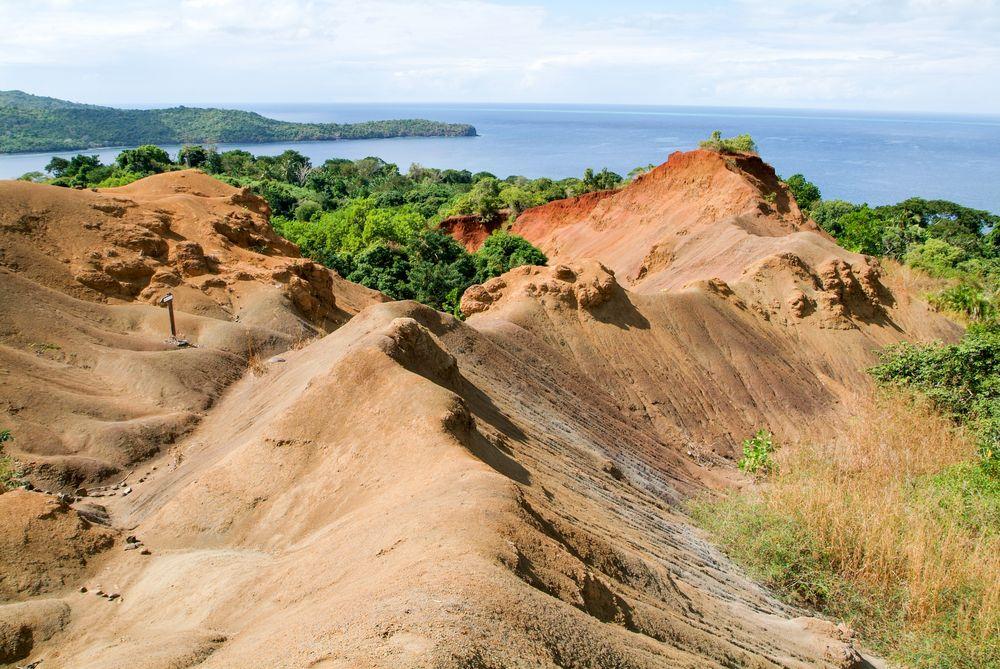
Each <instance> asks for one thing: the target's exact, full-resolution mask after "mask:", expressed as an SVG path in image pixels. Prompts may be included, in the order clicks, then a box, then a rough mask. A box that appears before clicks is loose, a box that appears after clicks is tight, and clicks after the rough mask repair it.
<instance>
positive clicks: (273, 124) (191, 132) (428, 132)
mask: <svg viewBox="0 0 1000 669" xmlns="http://www.w3.org/2000/svg"><path fill="white" fill-rule="evenodd" d="M475 134H476V129H475V128H474V127H472V126H471V125H468V124H464V123H440V122H437V121H428V120H424V119H403V120H387V121H366V122H364V123H347V124H339V123H289V122H286V121H277V120H275V119H270V118H267V117H265V116H261V115H260V114H257V113H254V112H248V111H239V110H234V109H202V108H195V107H173V108H170V109H115V108H113V107H99V106H95V105H83V104H77V103H73V102H67V101H65V100H58V99H56V98H46V97H40V96H35V95H29V94H27V93H23V92H21V91H0V153H16V152H26V151H60V150H73V149H88V148H94V147H101V146H136V145H139V144H213V143H219V142H298V141H308V140H334V139H376V138H385V137H459V136H474V135H475Z"/></svg>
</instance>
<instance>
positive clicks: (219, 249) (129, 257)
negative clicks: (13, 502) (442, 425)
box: [0, 171, 381, 492]
mask: <svg viewBox="0 0 1000 669" xmlns="http://www.w3.org/2000/svg"><path fill="white" fill-rule="evenodd" d="M266 216H267V211H266V204H265V203H264V201H263V200H261V199H259V198H256V197H254V196H252V195H250V194H248V193H246V192H244V191H239V190H237V189H235V188H232V187H230V186H227V185H225V184H222V183H220V182H219V181H216V180H215V179H212V178H210V177H208V176H205V175H204V174H201V173H199V172H195V171H185V172H177V173H173V174H169V175H161V176H157V177H152V178H150V179H145V180H143V181H142V182H140V183H137V184H133V185H130V186H127V187H125V188H119V189H113V190H109V191H107V192H92V191H74V190H69V189H65V188H56V187H53V186H40V185H36V184H30V183H24V182H13V181H0V369H2V371H3V378H4V381H3V383H2V385H0V409H3V410H6V415H4V416H3V419H2V420H3V424H4V425H5V426H6V427H8V428H9V429H11V430H12V431H13V432H14V434H15V435H16V439H15V441H14V442H13V443H12V445H11V449H12V450H13V451H14V452H15V453H17V454H19V455H20V456H22V459H24V460H25V461H26V462H30V463H31V466H32V469H33V471H34V472H35V475H36V478H37V479H41V480H42V481H43V482H44V484H45V486H46V487H49V488H55V487H59V488H61V489H63V490H67V491H70V492H71V491H72V490H73V489H74V488H75V487H76V486H79V485H82V484H86V483H89V482H91V481H94V480H98V479H103V478H106V477H108V476H112V475H114V474H115V473H116V472H118V471H120V470H121V469H122V468H125V467H128V466H130V465H131V464H132V463H134V462H136V461H139V460H142V459H144V458H147V457H149V456H150V455H152V454H154V453H156V452H158V451H159V450H160V449H162V448H163V447H165V446H166V445H169V444H170V443H173V442H174V441H175V440H176V439H177V438H178V437H179V436H180V435H182V434H184V433H185V432H186V431H188V430H189V429H190V428H191V427H192V426H193V425H194V424H195V423H196V422H197V419H198V418H199V416H200V415H201V414H202V413H203V412H204V411H206V410H207V409H208V408H209V407H211V406H212V404H213V403H214V402H215V401H217V400H218V398H219V396H220V395H221V393H222V391H223V389H224V388H225V387H226V386H227V385H228V384H229V383H232V382H233V381H235V380H236V379H238V378H239V377H240V376H241V375H242V374H243V372H244V371H245V370H246V367H247V358H248V355H249V354H251V353H254V354H257V355H260V356H264V357H266V356H267V355H270V353H271V352H274V351H280V350H284V349H286V348H288V346H289V345H290V344H291V343H293V342H294V341H297V340H300V339H305V338H310V337H313V336H316V335H319V334H322V333H325V332H328V331H330V330H332V329H334V328H336V327H337V326H338V325H339V324H341V323H343V322H345V321H346V320H347V319H348V318H349V317H350V316H351V315H352V314H354V313H356V312H357V311H358V309H359V308H361V307H362V306H365V305H367V304H370V303H372V302H374V301H376V300H377V299H381V297H380V296H378V295H377V294H376V293H374V292H373V291H369V290H367V289H365V288H362V287H360V286H357V285H355V284H351V283H348V282H346V281H344V280H342V279H341V278H340V277H339V276H337V275H336V274H335V273H333V272H330V271H329V270H326V269H324V268H322V267H319V266H317V265H315V264H313V263H310V262H308V261H305V260H302V259H300V258H298V255H299V254H298V249H297V248H295V247H294V246H293V245H291V244H289V243H288V242H286V241H285V240H283V239H281V238H279V237H277V235H275V234H274V232H273V230H272V229H271V227H270V225H269V224H268V223H267V220H266ZM167 292H172V293H173V294H174V295H175V304H176V305H177V308H178V310H179V311H178V317H177V324H178V329H179V335H180V336H181V337H184V338H186V339H188V340H190V342H191V343H192V344H194V345H195V346H196V348H192V349H190V350H185V351H181V350H179V349H178V348H177V346H176V345H175V344H174V343H172V342H170V341H168V339H169V329H168V321H167V314H166V312H165V310H164V309H163V308H161V307H159V306H156V303H157V301H158V300H159V299H160V297H162V296H163V295H165V294H166V293H167Z"/></svg>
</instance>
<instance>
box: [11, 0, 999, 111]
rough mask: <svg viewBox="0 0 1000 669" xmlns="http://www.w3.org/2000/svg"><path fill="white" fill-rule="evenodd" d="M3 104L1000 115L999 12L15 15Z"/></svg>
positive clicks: (661, 7) (962, 1)
mask: <svg viewBox="0 0 1000 669" xmlns="http://www.w3.org/2000/svg"><path fill="white" fill-rule="evenodd" d="M0 26H3V31H2V35H0V89H8V88H20V89H23V90H27V91H29V92H33V93H38V94H43V95H52V96H56V97H62V98H69V99H73V100H79V101H84V102H95V103H104V104H115V103H133V104H154V103H174V102H188V103H214V104H225V103H238V102H393V101H398V102H443V101H448V102H453V101H467V102H544V103H559V102H565V103H605V104H681V105H718V106H763V107H797V108H814V109H815V108H820V109H861V110H904V111H905V110H912V111H935V112H967V113H985V114H1000V0H704V1H702V2H695V1H693V0H682V1H678V2H668V1H661V2H654V1H652V0H620V1H619V2H606V1H604V2H593V1H585V0H577V1H571V0H548V1H543V0H539V1H535V2H532V1H528V0H425V1H423V2H402V1H399V0H364V1H362V0H146V1H145V2H140V1H134V0H89V1H82V0H33V1H32V2H24V1H23V0H0Z"/></svg>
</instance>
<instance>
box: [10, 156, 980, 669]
mask: <svg viewBox="0 0 1000 669" xmlns="http://www.w3.org/2000/svg"><path fill="white" fill-rule="evenodd" d="M267 216H268V212H267V207H266V204H265V203H264V201H263V200H260V199H258V198H257V197H255V196H253V195H251V194H250V193H248V192H246V191H240V190H237V189H235V188H232V187H230V186H227V185H225V184H222V183H221V182H218V181H216V180H214V179H212V178H211V177H209V176H206V175H204V174H202V173H200V172H196V171H183V172H173V173H168V174H163V175H158V176H153V177H149V178H146V179H143V180H141V181H138V182H136V183H134V184H132V185H129V186H125V187H122V188H116V189H108V190H101V191H90V190H81V191H76V190H70V189H64V188H56V187H52V186H45V185H37V184H30V183H24V182H0V416H2V420H3V423H4V426H5V427H9V428H10V429H11V431H12V432H13V433H14V434H15V435H16V439H15V440H14V441H11V442H9V443H8V444H6V446H7V451H8V452H9V453H11V454H12V455H14V456H15V457H16V458H17V459H18V461H19V462H20V463H22V465H23V467H24V469H25V471H26V476H27V478H28V480H30V481H31V483H32V486H33V488H34V489H33V490H25V489H17V490H13V491H11V492H8V493H5V494H2V495H0V518H2V522H0V565H2V570H0V600H2V602H3V604H2V605H0V666H5V663H6V666H18V665H25V664H28V663H29V662H32V661H37V660H42V661H43V663H42V664H41V665H40V667H41V669H57V668H66V669H71V668H72V669H78V668H93V669H111V668H118V667H130V668H134V667H143V668H148V669H168V668H171V669H179V668H183V667H204V668H205V669H208V668H221V667H227V668H246V667H267V668H279V667H288V668H293V667H294V668H301V667H316V668H323V669H328V668H333V667H498V668H499V667H556V666H559V667H609V668H610V667H816V666H827V667H861V666H866V664H865V663H866V660H865V659H864V658H862V656H861V652H862V651H861V649H859V648H857V647H855V642H854V641H853V640H852V638H851V636H850V634H849V633H848V632H846V631H845V630H843V629H838V628H837V627H836V626H835V625H834V624H832V623H830V622H826V621H823V620H820V619H817V618H814V617H810V616H809V615H808V614H807V613H805V612H803V611H799V610H795V609H792V608H790V607H788V606H786V605H784V604H781V603H780V602H779V601H777V600H776V599H775V598H774V597H773V596H772V595H771V594H769V593H768V592H767V591H766V590H765V589H763V588H762V587H760V586H758V585H756V584H755V583H753V582H751V581H750V580H748V578H747V577H746V576H744V575H743V573H742V572H741V570H739V569H738V568H737V567H735V566H734V565H733V564H732V563H731V562H729V561H728V559H727V558H726V557H724V556H723V555H722V554H721V553H720V552H719V551H718V550H717V549H715V548H714V547H713V546H712V545H711V544H710V543H709V542H708V541H707V539H706V537H705V535H704V534H703V533H702V532H701V531H699V530H698V529H697V528H695V527H694V526H693V525H692V524H691V522H690V520H689V519H688V518H687V516H686V515H685V513H684V510H683V504H682V503H683V500H684V499H686V498H688V497H689V496H691V495H694V494H698V493H700V492H702V491H704V490H705V489H707V488H720V487H724V486H727V485H731V484H732V482H733V481H734V480H735V479H736V478H737V476H736V474H735V473H734V468H733V465H732V461H733V460H732V458H733V456H734V455H735V453H736V448H737V447H738V445H739V443H740V441H741V440H742V439H743V438H744V437H745V436H747V435H748V434H750V433H752V432H753V431H754V430H755V429H758V428H760V427H762V426H767V427H769V428H770V429H772V430H774V431H775V432H780V433H781V434H782V435H785V436H786V437H787V438H802V439H806V438H818V437H825V436H829V435H830V433H831V432H834V431H835V430H836V425H838V424H839V423H841V422H842V421H841V420H840V419H842V418H843V417H845V416H848V415H850V414H851V413H852V412H853V411H854V410H855V409H856V407H857V402H859V401H863V400H861V399H859V398H862V397H865V396H866V394H865V393H864V392H863V391H864V390H865V389H867V388H868V384H870V381H869V380H868V378H867V376H866V374H865V372H864V370H865V368H866V367H868V366H870V365H871V364H872V363H873V362H874V360H875V355H874V352H875V351H876V350H877V349H879V348H881V347H883V346H885V345H887V344H890V343H892V342H895V341H900V340H904V339H905V340H929V339H949V338H952V337H954V336H956V335H957V334H958V333H959V331H960V330H959V328H958V327H957V326H956V325H954V324H952V323H951V322H950V321H947V320H946V319H944V318H943V317H941V316H939V315H937V314H936V313H934V312H933V311H931V310H929V309H928V307H927V306H926V305H925V304H924V303H923V302H922V301H920V300H919V299H917V298H916V297H915V296H913V295H910V294H908V293H907V291H906V290H905V289H904V288H903V287H902V286H901V285H896V283H895V282H894V281H893V280H891V278H887V277H886V276H884V274H883V272H882V270H881V268H880V267H879V265H878V264H877V262H876V261H875V260H873V259H871V258H867V257H865V256H861V255H857V254H854V253H850V252H847V251H845V250H844V249H842V248H840V247H838V246H837V245H836V243H835V242H834V241H833V240H832V239H831V238H830V237H829V236H827V235H826V234H825V233H824V232H822V231H820V230H819V229H818V228H817V227H816V226H815V225H814V224H813V223H812V222H811V221H809V220H807V219H806V218H805V217H804V216H803V215H802V214H801V212H800V211H799V209H798V207H797V205H796V204H795V202H794V199H793V198H792V197H791V196H790V194H789V193H788V191H787V190H786V189H785V187H784V185H783V184H782V183H781V182H779V181H778V179H777V178H776V176H775V174H774V171H773V170H772V169H771V168H770V167H768V166H767V165H766V164H764V163H763V162H761V161H760V159H759V158H757V157H755V156H725V155H720V154H717V153H711V152H707V151H694V152H690V153H678V154H674V155H673V156H671V158H670V160H669V161H668V162H667V163H665V164H664V165H661V166H660V167H658V168H656V169H654V170H652V171H651V172H649V173H648V174H646V175H644V176H642V177H640V178H639V179H638V180H636V181H635V182H633V183H632V184H630V185H628V186H627V187H625V188H623V189H620V190H617V191H609V192H602V193H592V194H588V195H584V196H582V197H579V198H575V199H571V200H562V201H556V202H552V203H550V204H548V205H544V206H542V207H537V208H535V209H530V210H528V211H526V212H524V213H523V214H522V215H521V216H520V217H519V218H518V220H517V221H516V223H515V224H514V226H513V231H514V232H516V233H517V234H520V235H522V236H524V237H526V238H527V239H528V240H529V241H531V242H532V243H534V244H535V245H536V246H538V247H539V248H541V249H542V250H543V251H544V252H545V253H546V254H547V255H548V257H549V266H547V267H521V268H518V269H515V270H513V271H511V272H509V273H507V274H505V275H503V276H501V277H498V278H495V279H492V280H490V281H489V282H487V283H486V284H484V285H482V286H473V287H472V288H470V289H469V290H468V291H467V292H466V294H465V296H464V298H463V301H462V309H463V312H464V313H465V315H466V316H467V317H468V318H467V320H465V321H459V320H457V319H455V318H452V317H451V316H447V315H445V314H442V313H439V312H436V311H433V310H431V309H429V308H428V307H425V306H422V305H420V304H418V303H416V302H389V301H387V300H386V299H385V298H384V297H383V296H381V295H380V294H378V293H376V292H374V291H371V290H369V289H367V288H364V287H361V286H358V285H355V284H352V283H350V282H347V281H345V280H343V279H342V278H340V277H339V276H337V275H336V274H335V273H334V272H332V271H330V270H327V269H325V268H324V267H322V266H320V265H318V264H316V263H313V262H310V261H308V260H304V259H301V258H300V257H299V253H298V249H297V248H296V247H294V246H293V245H292V244H290V243H288V242H286V241H284V240H282V239H280V238H279V237H277V236H276V235H275V233H274V232H273V231H272V229H271V226H270V225H269V223H268V219H267ZM167 292H171V293H172V294H173V295H174V305H175V309H176V318H177V328H178V331H179V332H178V334H179V336H180V337H182V338H183V339H185V340H187V342H188V343H189V345H188V346H178V345H177V343H176V342H174V341H171V340H170V339H169V332H168V329H167V327H168V326H167V314H166V310H165V309H164V308H163V307H162V306H159V305H158V302H159V300H160V298H161V297H162V296H163V295H165V294H166V293H167ZM84 590H85V591H84Z"/></svg>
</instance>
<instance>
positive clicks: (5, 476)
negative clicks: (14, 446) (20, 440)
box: [0, 430, 18, 493]
mask: <svg viewBox="0 0 1000 669" xmlns="http://www.w3.org/2000/svg"><path fill="white" fill-rule="evenodd" d="M13 439H14V437H13V435H11V433H10V430H0V493H2V492H6V491H8V490H10V489H12V488H15V487H17V483H18V471H17V462H15V460H14V459H13V458H12V457H10V456H9V455H7V454H6V453H4V452H3V445H4V443H6V442H8V441H11V440H13Z"/></svg>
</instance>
